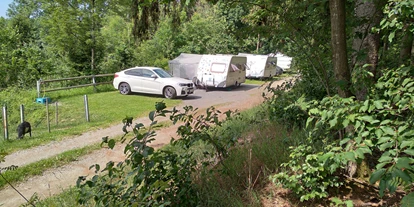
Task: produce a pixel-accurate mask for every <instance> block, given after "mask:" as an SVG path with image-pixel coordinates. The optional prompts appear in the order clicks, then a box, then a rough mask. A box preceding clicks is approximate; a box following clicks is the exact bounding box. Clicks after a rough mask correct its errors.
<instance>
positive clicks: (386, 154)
mask: <svg viewBox="0 0 414 207" xmlns="http://www.w3.org/2000/svg"><path fill="white" fill-rule="evenodd" d="M391 160H392V157H390V153H389V152H384V153H383V154H382V155H381V157H380V158H379V159H378V162H389V161H391Z"/></svg>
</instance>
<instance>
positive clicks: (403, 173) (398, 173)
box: [393, 168, 412, 183]
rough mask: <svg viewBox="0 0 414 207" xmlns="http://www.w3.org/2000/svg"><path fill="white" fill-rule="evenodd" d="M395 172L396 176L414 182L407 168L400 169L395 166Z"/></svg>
mask: <svg viewBox="0 0 414 207" xmlns="http://www.w3.org/2000/svg"><path fill="white" fill-rule="evenodd" d="M393 172H394V174H395V175H396V176H398V177H400V178H401V179H402V180H403V181H404V182H407V183H411V182H412V179H411V176H410V175H409V174H408V173H407V171H405V170H404V171H402V170H400V169H396V168H394V170H393Z"/></svg>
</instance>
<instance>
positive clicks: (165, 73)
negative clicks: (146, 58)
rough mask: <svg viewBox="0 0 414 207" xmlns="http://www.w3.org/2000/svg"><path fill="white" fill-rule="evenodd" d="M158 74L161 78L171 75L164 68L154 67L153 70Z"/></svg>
mask: <svg viewBox="0 0 414 207" xmlns="http://www.w3.org/2000/svg"><path fill="white" fill-rule="evenodd" d="M153 71H154V72H155V73H156V74H157V75H158V76H160V77H161V78H171V77H172V76H171V75H170V74H169V73H167V72H166V71H165V70H163V69H161V68H158V69H154V70H153Z"/></svg>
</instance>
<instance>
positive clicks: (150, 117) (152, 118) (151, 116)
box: [148, 111, 155, 121]
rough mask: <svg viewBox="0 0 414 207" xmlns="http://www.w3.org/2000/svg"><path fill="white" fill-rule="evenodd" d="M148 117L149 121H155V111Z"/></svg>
mask: <svg viewBox="0 0 414 207" xmlns="http://www.w3.org/2000/svg"><path fill="white" fill-rule="evenodd" d="M148 117H149V119H150V120H151V121H154V118H155V111H151V112H150V113H149V115H148Z"/></svg>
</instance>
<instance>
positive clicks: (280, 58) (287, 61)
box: [275, 52, 292, 71]
mask: <svg viewBox="0 0 414 207" xmlns="http://www.w3.org/2000/svg"><path fill="white" fill-rule="evenodd" d="M275 56H276V57H277V66H279V67H280V68H282V69H283V71H286V70H288V69H289V68H290V65H291V64H292V58H291V57H289V56H286V55H284V54H282V53H279V52H278V53H277V54H276V55H275Z"/></svg>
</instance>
